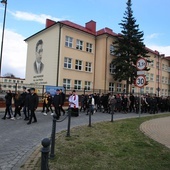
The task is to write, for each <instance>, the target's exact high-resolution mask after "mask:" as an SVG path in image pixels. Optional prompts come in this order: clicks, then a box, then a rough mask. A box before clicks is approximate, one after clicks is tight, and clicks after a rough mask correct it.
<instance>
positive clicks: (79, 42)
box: [76, 40, 83, 50]
mask: <svg viewBox="0 0 170 170" xmlns="http://www.w3.org/2000/svg"><path fill="white" fill-rule="evenodd" d="M76 49H78V50H83V41H81V40H77V45H76Z"/></svg>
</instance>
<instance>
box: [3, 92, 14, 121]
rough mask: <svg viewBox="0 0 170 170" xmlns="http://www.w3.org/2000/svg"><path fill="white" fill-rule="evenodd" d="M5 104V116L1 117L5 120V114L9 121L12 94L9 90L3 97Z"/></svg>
mask: <svg viewBox="0 0 170 170" xmlns="http://www.w3.org/2000/svg"><path fill="white" fill-rule="evenodd" d="M5 104H6V109H5V115H4V117H2V119H4V120H5V119H6V117H7V114H8V115H9V119H10V118H11V117H12V115H11V113H10V106H11V105H12V93H11V91H10V90H8V91H7V93H6V95H5Z"/></svg>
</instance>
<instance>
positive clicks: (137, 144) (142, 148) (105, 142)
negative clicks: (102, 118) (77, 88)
mask: <svg viewBox="0 0 170 170" xmlns="http://www.w3.org/2000/svg"><path fill="white" fill-rule="evenodd" d="M163 116H169V115H162V116H154V117H153V116H152V117H145V118H135V119H126V120H119V121H115V122H102V123H96V124H92V127H88V126H82V127H76V128H73V129H72V130H71V137H66V131H63V132H61V133H59V134H57V140H56V154H55V155H56V156H55V158H54V159H53V160H50V162H49V166H50V170H170V149H168V148H166V147H165V146H163V145H161V144H159V143H157V142H155V141H153V140H152V139H149V138H148V137H147V136H145V135H144V134H143V133H142V132H141V131H140V129H139V126H140V124H141V123H142V122H144V121H146V120H149V119H153V118H157V117H163Z"/></svg>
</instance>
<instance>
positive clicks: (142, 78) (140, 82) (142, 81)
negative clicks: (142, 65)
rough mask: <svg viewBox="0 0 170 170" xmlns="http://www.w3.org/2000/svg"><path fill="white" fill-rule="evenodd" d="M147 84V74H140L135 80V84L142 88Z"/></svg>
mask: <svg viewBox="0 0 170 170" xmlns="http://www.w3.org/2000/svg"><path fill="white" fill-rule="evenodd" d="M145 84H146V78H145V76H142V75H141V76H138V77H137V78H136V81H135V85H136V86H137V87H139V88H142V87H143V86H145Z"/></svg>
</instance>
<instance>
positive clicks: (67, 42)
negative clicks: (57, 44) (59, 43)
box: [65, 36, 73, 48]
mask: <svg viewBox="0 0 170 170" xmlns="http://www.w3.org/2000/svg"><path fill="white" fill-rule="evenodd" d="M65 46H66V47H69V48H72V47H73V38H72V37H69V36H66V38H65Z"/></svg>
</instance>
